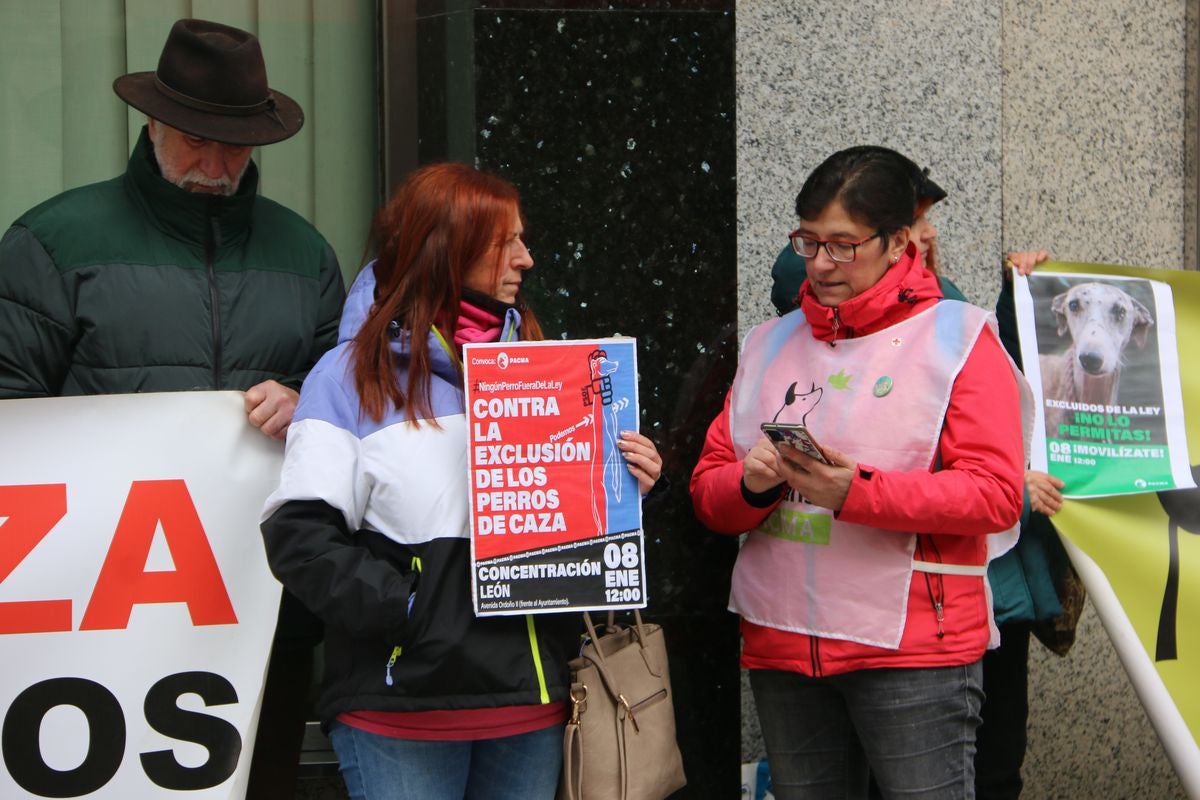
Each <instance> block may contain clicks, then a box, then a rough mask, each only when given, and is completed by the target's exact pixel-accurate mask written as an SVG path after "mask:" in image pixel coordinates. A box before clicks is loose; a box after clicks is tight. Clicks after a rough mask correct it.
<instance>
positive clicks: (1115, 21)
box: [1002, 0, 1195, 798]
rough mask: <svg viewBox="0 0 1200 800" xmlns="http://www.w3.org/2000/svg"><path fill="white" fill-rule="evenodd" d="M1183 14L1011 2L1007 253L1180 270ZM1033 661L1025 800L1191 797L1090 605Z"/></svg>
mask: <svg viewBox="0 0 1200 800" xmlns="http://www.w3.org/2000/svg"><path fill="white" fill-rule="evenodd" d="M1186 5H1187V4H1186V3H1185V2H1183V1H1182V0H1172V1H1171V2H1161V0H1160V2H1150V1H1149V0H1147V1H1146V2H1116V1H1115V0H1104V2H1082V0H1075V1H1073V2H1029V1H1028V0H1006V2H1005V4H1004V42H1005V46H1004V50H1003V53H1004V64H1003V66H1004V76H1003V87H1004V112H1003V120H1004V127H1003V133H1002V142H1003V147H1002V152H1003V175H1004V180H1003V196H1004V244H1005V246H1006V247H1007V248H1015V249H1020V248H1029V247H1046V248H1049V249H1050V250H1051V251H1052V253H1053V254H1054V255H1055V256H1057V257H1061V258H1063V259H1065V260H1068V261H1098V262H1111V263H1121V264H1134V265H1143V266H1153V267H1167V268H1181V267H1183V266H1185V264H1184V260H1183V259H1184V250H1185V247H1184V244H1185V224H1184V222H1185V220H1184V214H1185V205H1186V204H1185V202H1184V192H1185V187H1186V186H1187V181H1186V180H1185V171H1184V151H1185V148H1184V144H1185V138H1184V135H1185V134H1184V108H1185V103H1184V94H1185V16H1186V14H1185V8H1186ZM1192 135H1193V136H1194V135H1195V133H1194V132H1193V133H1192ZM1192 268H1194V265H1192ZM1031 651H1032V658H1031V664H1030V686H1031V691H1030V694H1031V703H1030V705H1031V710H1030V723H1029V751H1028V756H1027V760H1026V765H1025V770H1024V774H1025V779H1026V782H1027V784H1028V785H1029V791H1028V792H1027V794H1026V796H1027V797H1034V798H1036V797H1153V798H1182V797H1184V793H1183V789H1182V787H1181V786H1180V785H1179V780H1178V778H1177V777H1176V776H1175V774H1174V772H1173V771H1172V770H1171V767H1170V765H1169V763H1168V762H1167V760H1166V757H1165V756H1164V755H1163V752H1162V747H1161V745H1160V744H1159V742H1158V738H1157V737H1156V735H1155V734H1154V731H1153V728H1152V727H1151V726H1150V723H1149V721H1148V719H1147V717H1146V714H1145V712H1144V711H1143V710H1142V707H1141V705H1140V704H1139V703H1138V701H1137V698H1136V697H1135V695H1134V693H1133V688H1132V685H1131V684H1130V682H1129V679H1128V678H1127V676H1126V675H1125V671H1124V669H1123V668H1122V667H1121V665H1120V662H1119V661H1118V659H1117V656H1116V653H1115V651H1114V650H1113V647H1112V645H1111V643H1110V642H1109V639H1108V636H1107V635H1106V634H1105V632H1104V629H1103V628H1102V627H1101V625H1100V623H1099V621H1098V619H1097V618H1096V616H1095V614H1094V612H1093V611H1092V609H1091V607H1090V605H1089V607H1088V611H1087V613H1086V614H1085V616H1084V619H1083V624H1082V625H1081V626H1080V631H1079V641H1078V643H1077V644H1076V646H1075V648H1074V649H1073V650H1072V651H1071V653H1069V654H1068V656H1067V658H1065V659H1058V658H1056V657H1055V656H1053V655H1049V654H1048V653H1047V652H1046V651H1045V650H1044V649H1042V648H1039V647H1033V648H1031Z"/></svg>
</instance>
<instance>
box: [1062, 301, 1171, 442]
mask: <svg viewBox="0 0 1200 800" xmlns="http://www.w3.org/2000/svg"><path fill="white" fill-rule="evenodd" d="M1050 309H1051V310H1052V311H1053V312H1054V317H1055V320H1056V322H1057V324H1058V335H1059V336H1070V339H1071V345H1070V347H1068V348H1067V349H1066V351H1065V352H1063V353H1060V354H1057V355H1042V356H1041V357H1040V359H1039V363H1040V366H1041V372H1042V393H1043V396H1044V397H1046V398H1047V399H1051V400H1065V401H1068V402H1078V403H1095V404H1097V405H1105V406H1107V405H1113V404H1114V403H1115V402H1116V400H1117V388H1118V386H1119V383H1120V378H1121V365H1122V363H1124V353H1125V348H1126V347H1127V346H1128V345H1129V344H1130V343H1131V342H1132V343H1133V345H1134V346H1135V347H1137V348H1138V349H1141V348H1143V347H1145V346H1146V335H1147V333H1148V332H1149V330H1150V326H1151V325H1153V324H1154V317H1153V315H1152V314H1151V313H1150V310H1149V309H1148V308H1146V306H1144V305H1143V304H1142V303H1141V302H1139V301H1138V300H1136V299H1134V298H1133V297H1131V296H1130V295H1129V294H1128V293H1126V292H1125V290H1123V289H1121V288H1119V287H1117V286H1113V285H1111V284H1107V283H1096V282H1089V283H1079V284H1076V285H1074V286H1072V287H1071V288H1070V289H1067V290H1066V291H1065V292H1062V293H1061V294H1059V295H1057V296H1056V297H1055V298H1054V300H1053V302H1052V303H1051V305H1050ZM1069 415H1070V412H1069V411H1067V410H1065V409H1056V408H1048V409H1046V432H1047V434H1053V433H1054V432H1056V431H1057V430H1058V426H1059V424H1060V423H1061V422H1064V421H1066V420H1067V419H1069V418H1070V416H1069Z"/></svg>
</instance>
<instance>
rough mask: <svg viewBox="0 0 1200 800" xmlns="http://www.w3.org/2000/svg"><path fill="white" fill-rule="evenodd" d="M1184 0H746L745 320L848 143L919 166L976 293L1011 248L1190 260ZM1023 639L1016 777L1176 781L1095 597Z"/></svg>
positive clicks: (1107, 792) (1064, 785)
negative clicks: (1024, 690) (938, 188)
mask: <svg viewBox="0 0 1200 800" xmlns="http://www.w3.org/2000/svg"><path fill="white" fill-rule="evenodd" d="M1187 2H1189V0H1168V1H1167V2H1161V1H1160V2H1149V1H1148V0H1143V1H1136V2H1135V1H1129V2H1121V1H1120V0H1095V1H1094V2H1083V0H1055V1H1054V2H1051V0H1005V2H1004V3H1003V4H997V3H994V2H990V0H964V1H962V2H955V3H953V4H951V3H947V2H943V0H899V2H882V0H868V1H867V2H862V1H861V0H856V1H855V2H851V0H809V1H807V2H802V1H801V0H775V1H773V2H745V3H741V4H739V6H738V10H737V26H738V36H737V40H738V41H737V44H738V280H739V292H738V296H739V306H738V311H739V327H740V328H741V330H743V331H744V330H745V329H746V328H748V327H749V326H751V325H753V324H755V323H757V322H759V321H761V320H763V319H765V318H767V317H768V316H769V315H770V314H772V313H773V310H772V309H771V306H770V303H769V288H770V267H771V263H772V262H773V260H774V257H775V255H776V253H777V252H778V251H779V249H780V248H781V247H782V246H783V245H784V244H786V239H785V236H786V234H787V232H788V231H789V230H791V228H792V227H794V221H795V216H794V212H793V204H794V199H795V195H796V192H797V191H798V190H799V188H800V185H801V183H802V182H803V179H804V177H805V175H806V174H807V173H808V172H809V171H810V170H811V169H812V168H813V167H814V166H816V164H817V163H819V161H820V160H821V159H823V158H824V157H825V156H827V155H828V154H830V153H832V152H834V151H835V150H838V149H840V148H842V147H846V146H849V145H852V144H862V143H873V144H883V145H887V146H891V147H894V148H896V149H898V150H901V151H902V152H905V153H907V154H908V155H910V156H911V157H912V158H913V159H914V160H916V161H917V162H918V163H921V164H923V165H927V166H930V167H931V168H932V173H931V174H932V175H933V177H934V178H935V179H936V180H937V181H938V182H939V183H940V184H941V185H942V186H944V187H945V188H946V189H947V190H948V191H949V198H948V199H947V200H946V201H944V202H943V203H941V204H940V205H939V206H938V207H937V208H936V209H935V210H934V212H933V215H932V219H933V220H934V222H935V223H936V224H937V225H938V227H939V229H940V231H941V245H942V255H943V264H944V265H945V271H946V272H947V274H949V275H950V276H951V277H952V278H953V279H954V280H955V282H956V283H958V284H959V286H961V287H962V288H963V289H964V291H965V292H966V294H967V295H968V297H969V298H970V299H972V300H973V301H975V302H977V303H979V304H981V305H985V306H990V305H991V304H992V303H993V302H994V300H995V296H996V292H997V283H996V281H997V279H998V268H999V263H1000V254H1001V253H1002V252H1003V251H1005V250H1009V249H1021V248H1028V247H1034V246H1037V247H1048V248H1050V249H1051V250H1052V251H1053V252H1054V253H1055V254H1056V255H1059V256H1062V257H1064V258H1067V259H1069V260H1079V261H1112V262H1117V263H1127V264H1142V265H1149V266H1162V267H1181V266H1183V258H1184V238H1185V225H1184V214H1185V202H1184V192H1185V185H1188V184H1186V182H1185V174H1184V141H1185V140H1184V94H1185V58H1184V41H1185V16H1186V15H1185V8H1186V7H1187ZM1193 5H1194V2H1193ZM1194 17H1195V14H1194V13H1193V14H1192V22H1193V25H1194V23H1195V19H1194ZM1192 135H1193V136H1195V132H1193V133H1192ZM1190 207H1191V208H1192V209H1193V212H1192V213H1195V212H1194V208H1195V206H1194V205H1192V206H1190ZM1031 651H1032V656H1031V660H1030V673H1031V674H1030V684H1031V691H1030V695H1031V697H1030V703H1031V717H1030V723H1029V750H1028V756H1027V760H1026V764H1025V770H1024V775H1025V780H1026V789H1025V793H1024V794H1023V795H1022V796H1023V797H1024V798H1026V799H1027V800H1038V798H1060V797H1061V798H1155V799H1156V800H1158V799H1159V798H1183V797H1184V794H1183V790H1182V788H1181V787H1180V785H1179V782H1178V779H1177V778H1176V777H1175V775H1174V773H1173V772H1172V771H1171V768H1170V766H1169V764H1168V763H1167V761H1166V759H1165V757H1164V756H1163V754H1162V749H1161V746H1160V745H1159V743H1158V740H1157V738H1156V737H1155V734H1154V732H1153V730H1152V728H1151V727H1150V725H1149V722H1148V721H1147V719H1146V716H1145V713H1144V711H1143V710H1142V708H1141V706H1140V705H1139V703H1138V702H1137V699H1136V698H1135V696H1134V694H1133V690H1132V687H1131V686H1130V684H1129V681H1128V679H1127V677H1126V676H1125V673H1124V670H1123V669H1122V667H1121V666H1120V663H1119V661H1118V660H1117V657H1116V655H1115V652H1114V651H1113V648H1112V646H1111V644H1110V643H1109V641H1108V637H1107V635H1106V634H1105V633H1104V631H1103V629H1102V627H1101V626H1100V624H1099V622H1098V620H1097V618H1096V616H1095V614H1094V612H1093V611H1092V609H1091V607H1090V606H1088V608H1087V609H1086V611H1085V613H1084V617H1083V620H1082V622H1081V625H1080V629H1079V640H1078V642H1077V644H1076V646H1075V648H1074V649H1073V650H1072V651H1071V653H1070V654H1069V655H1068V657H1067V658H1065V659H1059V658H1057V657H1055V656H1053V655H1050V654H1049V653H1048V652H1047V651H1045V650H1044V649H1043V648H1041V647H1040V646H1038V645H1036V644H1034V646H1033V647H1032V648H1031ZM744 708H745V716H746V720H744V722H745V723H746V724H744V730H743V750H744V753H743V756H744V758H746V759H752V758H757V757H760V756H761V754H762V750H761V740H760V739H759V737H758V734H757V730H756V726H755V725H754V724H753V719H752V717H753V714H752V710H753V704H752V702H751V701H750V700H749V698H747V699H746V701H745V704H744Z"/></svg>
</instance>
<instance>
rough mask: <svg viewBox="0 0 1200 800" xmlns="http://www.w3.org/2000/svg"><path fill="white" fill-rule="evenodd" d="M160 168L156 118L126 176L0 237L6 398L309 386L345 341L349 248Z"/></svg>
mask: <svg viewBox="0 0 1200 800" xmlns="http://www.w3.org/2000/svg"><path fill="white" fill-rule="evenodd" d="M257 188H258V171H257V168H256V167H255V165H254V164H253V163H251V164H250V165H249V167H248V168H247V170H246V173H245V175H244V176H243V178H242V182H241V185H240V186H239V188H238V192H237V193H236V194H235V195H233V196H231V197H219V196H214V195H207V194H195V193H190V192H187V191H184V190H183V189H180V188H178V187H176V186H174V185H173V184H171V183H169V182H168V181H166V180H164V179H163V178H162V176H161V174H160V173H159V170H158V164H157V162H156V161H155V159H154V153H153V148H152V147H151V145H150V141H149V138H148V136H147V133H146V130H145V129H143V130H142V135H141V138H140V139H139V140H138V143H137V145H136V147H135V148H134V151H133V155H132V156H130V159H129V167H128V169H127V170H126V172H125V174H124V175H121V176H120V177H117V178H114V179H112V180H109V181H104V182H101V183H95V184H92V185H90V186H83V187H80V188H78V189H73V190H71V191H67V192H64V193H62V194H60V195H58V196H57V197H54V198H51V199H50V200H48V201H46V202H45V203H42V204H41V205H39V206H37V207H36V208H34V209H32V210H31V211H28V212H27V213H26V214H25V215H24V216H22V217H21V218H20V219H18V220H17V221H16V222H15V223H14V224H13V226H12V227H11V228H9V230H8V231H7V232H6V233H5V235H4V238H3V239H2V240H0V397H44V396H55V395H90V394H114V393H127V392H161V391H182V390H191V389H243V390H244V389H248V388H250V387H251V386H253V385H255V384H257V383H260V382H261V381H264V380H267V379H274V380H277V381H279V382H280V383H283V384H285V385H288V386H291V387H292V388H295V389H299V387H300V383H301V382H302V381H303V380H304V376H305V375H306V374H307V373H308V370H309V369H310V368H311V367H312V365H313V364H315V363H316V361H317V359H318V358H320V356H321V354H322V353H324V352H325V351H326V350H327V349H329V348H330V347H332V346H333V345H334V344H335V343H336V341H337V323H338V316H339V314H340V313H341V307H342V301H343V299H344V295H345V291H344V287H343V284H342V276H341V272H340V271H339V269H338V264H337V257H336V256H335V255H334V253H333V250H332V249H331V248H330V247H329V245H328V243H326V241H325V240H324V239H323V238H322V237H321V235H320V234H319V233H317V231H316V230H315V229H314V228H313V227H312V226H311V225H309V224H308V223H307V222H305V221H304V220H303V219H302V218H301V217H300V216H298V215H297V214H295V213H293V212H291V211H289V210H288V209H286V208H284V207H283V206H281V205H279V204H278V203H274V202H272V201H270V200H267V199H265V198H262V197H258V196H257V195H256V194H255V192H256V190H257Z"/></svg>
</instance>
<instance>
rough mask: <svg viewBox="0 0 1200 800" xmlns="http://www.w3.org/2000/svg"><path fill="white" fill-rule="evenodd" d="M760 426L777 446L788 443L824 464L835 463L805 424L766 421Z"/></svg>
mask: <svg viewBox="0 0 1200 800" xmlns="http://www.w3.org/2000/svg"><path fill="white" fill-rule="evenodd" d="M759 427H761V428H762V432H763V433H764V434H766V436H767V438H768V439H770V440H771V441H772V442H774V443H775V445H776V446H778V445H780V444H786V445H789V446H791V447H794V448H796V449H797V450H799V451H800V452H802V453H804V454H805V455H809V456H812V457H813V458H815V459H816V460H817V461H820V462H821V463H822V464H832V463H833V462H831V461H830V460H829V459H828V458H826V457H825V454H824V453H823V452H821V446H820V445H819V444H817V440H816V439H814V438H813V435H812V434H811V433H809V430H808V428H806V427H804V426H803V425H800V424H798V423H793V422H764V423H763V424H762V425H761V426H759Z"/></svg>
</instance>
